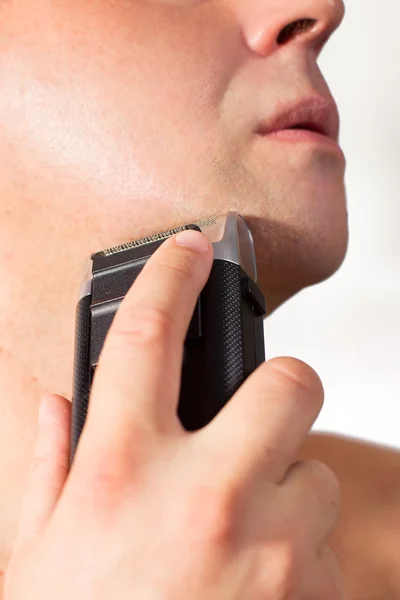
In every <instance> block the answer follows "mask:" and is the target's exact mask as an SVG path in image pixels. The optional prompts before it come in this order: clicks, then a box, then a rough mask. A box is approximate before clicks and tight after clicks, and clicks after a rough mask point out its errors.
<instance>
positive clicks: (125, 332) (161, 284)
mask: <svg viewBox="0 0 400 600" xmlns="http://www.w3.org/2000/svg"><path fill="white" fill-rule="evenodd" d="M188 237H190V238H191V239H192V240H194V239H196V240H197V243H198V245H200V246H201V248H202V250H203V251H202V252H199V251H194V250H193V249H192V248H188V247H183V246H180V245H178V243H182V241H184V238H186V239H187V238H188ZM212 262H213V251H212V245H211V243H210V242H209V240H208V239H207V238H206V237H205V236H204V235H203V234H201V233H200V232H197V231H192V230H190V231H184V232H181V233H180V234H178V235H177V236H173V237H171V238H169V239H168V240H166V241H165V242H164V243H163V244H162V245H161V246H160V247H159V248H158V249H157V251H156V252H155V253H154V254H153V255H152V256H151V257H150V259H149V260H148V262H147V263H146V265H145V266H144V268H143V269H142V271H141V272H140V273H139V275H138V277H137V279H136V280H135V282H134V284H133V285H132V287H131V288H130V290H129V291H128V293H127V294H126V296H125V298H124V300H123V301H122V303H121V305H120V307H119V309H118V311H117V313H116V315H115V316H114V319H113V322H112V324H111V326H110V329H109V331H108V334H107V336H106V339H105V342H104V345H103V348H102V351H101V354H100V357H99V362H98V366H97V368H96V375H95V377H94V380H93V385H92V390H91V397H90V402H89V410H88V417H87V426H86V427H85V430H86V431H84V433H83V434H82V437H84V435H85V434H86V436H91V435H92V433H91V431H92V430H96V433H97V436H98V435H100V438H98V437H97V439H101V440H102V445H103V446H104V444H105V445H106V446H108V445H110V444H111V446H112V447H113V450H115V448H116V446H118V447H119V448H120V447H121V446H123V445H124V444H132V437H133V432H134V431H137V430H138V429H141V430H146V431H147V430H153V431H155V430H160V429H161V428H162V429H163V430H164V431H165V430H167V429H168V428H171V427H172V425H173V424H174V426H175V428H176V426H177V423H178V424H179V421H178V417H177V416H176V409H177V405H178V400H179V389H180V380H181V369H182V359H183V343H184V340H185V337H186V334H187V330H188V327H189V323H190V319H191V317H192V315H193V312H194V308H195V304H196V300H197V298H198V296H199V295H200V292H201V290H202V288H203V287H204V285H205V283H206V281H207V279H208V277H209V274H210V271H211V266H212ZM182 430H183V428H182Z"/></svg>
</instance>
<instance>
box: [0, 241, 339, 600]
mask: <svg viewBox="0 0 400 600" xmlns="http://www.w3.org/2000/svg"><path fill="white" fill-rule="evenodd" d="M185 235H188V234H185ZM189 236H193V237H194V238H196V237H197V241H198V243H199V244H203V246H204V247H205V251H204V252H203V253H198V252H195V251H193V250H192V249H189V248H188V247H180V246H178V245H177V244H176V237H173V238H169V239H168V240H167V241H166V242H165V243H163V245H162V246H161V247H160V248H159V249H158V251H157V252H156V253H155V254H154V255H153V256H152V258H151V259H150V260H149V261H148V262H147V264H146V266H145V267H144V269H143V270H142V272H141V273H140V275H139V277H138V278H137V280H136V282H135V283H134V285H133V286H132V287H131V289H130V291H129V292H128V294H127V295H126V297H125V298H124V300H123V302H122V305H121V307H120V309H119V310H118V312H117V314H116V316H115V318H114V321H113V323H112V326H111V327H110V330H109V333H108V336H107V338H106V341H105V344H104V346H103V350H102V352H101V356H100V359H99V364H98V367H97V369H96V375H95V378H94V381H93V385H92V390H91V398H90V407H89V411H88V418H87V421H86V425H85V427H84V430H83V433H82V436H81V439H80V442H79V445H78V448H77V453H76V455H75V460H74V463H73V465H72V468H71V471H70V473H69V474H68V456H69V430H70V418H71V416H70V403H69V402H68V401H67V400H66V399H65V398H62V397H61V396H54V395H52V396H48V397H46V398H44V401H43V407H44V408H45V414H44V419H43V420H42V422H41V425H40V427H39V433H38V438H37V443H36V449H35V456H34V458H33V460H32V464H31V468H30V469H29V474H28V478H27V484H26V491H25V494H24V499H23V503H22V509H21V514H20V521H19V531H18V535H17V539H16V543H15V547H14V550H13V553H12V556H11V559H10V562H9V566H8V568H7V571H6V576H5V590H4V593H5V600H28V599H29V600H39V599H40V600H54V599H55V598H57V600H71V598H73V599H74V600H109V599H110V598H113V600H128V599H129V600H130V599H132V598H136V599H138V600H188V599H190V600H261V599H262V600H289V599H290V600H292V599H296V600H306V599H307V600H337V599H339V598H341V591H340V590H341V579H340V573H339V570H338V566H337V563H336V561H335V559H334V557H333V555H332V553H331V552H330V550H329V549H328V548H327V547H326V545H325V541H326V538H327V536H328V534H329V532H330V530H331V528H332V526H333V524H334V520H335V518H336V514H337V507H338V485H337V481H336V479H335V478H334V476H333V474H332V473H331V471H329V470H328V468H327V467H325V466H324V465H323V464H321V463H318V462H315V461H305V462H300V463H297V464H294V465H292V462H293V460H294V458H295V456H296V453H297V451H298V450H299V448H300V446H301V445H302V442H303V441H304V438H305V436H306V434H307V432H308V430H309V428H310V427H311V425H312V423H313V422H314V420H315V418H316V417H317V415H318V413H319V411H320V409H321V406H322V402H323V389H322V385H321V382H320V380H319V378H318V376H317V375H316V374H315V372H314V371H313V370H312V369H311V368H310V367H308V366H307V365H305V364H304V363H302V362H300V361H296V360H294V359H276V360H271V361H269V362H265V363H263V364H262V365H261V366H260V367H259V368H258V369H257V370H256V371H255V372H254V373H253V374H252V375H251V376H250V377H249V378H248V379H247V380H246V381H245V382H244V384H243V385H242V386H241V388H240V389H239V390H238V391H237V392H236V394H235V395H234V397H233V398H232V399H231V400H230V401H229V402H228V404H227V405H226V406H225V407H224V408H223V409H222V411H221V412H220V413H219V414H218V415H217V416H216V417H215V419H214V420H213V421H212V422H211V423H210V424H209V425H207V426H206V427H204V428H203V429H201V430H199V431H197V432H187V431H185V430H184V429H183V427H182V426H181V424H180V421H179V419H178V417H177V414H176V412H177V404H178V398H179V384H180V374H181V364H182V358H183V342H184V339H185V337H186V331H187V328H188V325H189V322H190V318H191V315H192V313H193V310H194V306H195V303H196V299H197V297H198V296H199V294H200V292H201V289H202V288H203V286H204V285H205V283H206V281H207V279H208V276H209V274H210V270H211V265H212V259H213V253H212V246H211V244H210V243H209V242H208V240H207V239H206V238H205V237H204V236H203V235H202V234H200V233H197V234H196V233H194V232H190V233H189Z"/></svg>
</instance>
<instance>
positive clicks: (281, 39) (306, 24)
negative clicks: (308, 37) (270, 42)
mask: <svg viewBox="0 0 400 600" xmlns="http://www.w3.org/2000/svg"><path fill="white" fill-rule="evenodd" d="M316 22H317V21H316V19H297V21H293V22H292V23H289V25H286V26H285V27H284V28H283V29H282V31H281V32H280V34H279V35H278V37H277V40H276V41H277V43H278V44H279V45H283V44H286V43H287V42H288V41H289V40H291V39H292V38H293V37H295V36H296V35H298V34H299V33H304V32H305V31H309V30H310V29H311V28H312V27H314V25H315V23H316Z"/></svg>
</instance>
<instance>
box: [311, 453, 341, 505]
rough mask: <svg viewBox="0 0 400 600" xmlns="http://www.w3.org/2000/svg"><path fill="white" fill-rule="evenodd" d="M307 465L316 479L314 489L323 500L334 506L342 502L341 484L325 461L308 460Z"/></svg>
mask: <svg viewBox="0 0 400 600" xmlns="http://www.w3.org/2000/svg"><path fill="white" fill-rule="evenodd" d="M305 464H306V467H307V469H308V470H309V471H310V473H311V477H312V479H313V481H314V489H315V490H316V492H317V494H318V497H319V498H320V500H321V501H322V502H325V503H328V504H329V505H331V506H332V507H338V506H339V503H340V484H339V481H338V479H337V477H336V475H335V474H334V473H333V471H332V470H331V469H330V468H329V467H328V466H327V465H326V464H325V463H323V462H320V461H318V460H308V461H306V463H305Z"/></svg>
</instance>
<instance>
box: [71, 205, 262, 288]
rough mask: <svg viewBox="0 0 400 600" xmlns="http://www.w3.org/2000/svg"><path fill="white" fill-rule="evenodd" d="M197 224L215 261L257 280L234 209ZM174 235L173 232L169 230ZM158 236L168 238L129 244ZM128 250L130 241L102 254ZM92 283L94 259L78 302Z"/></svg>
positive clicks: (244, 228) (249, 244)
mask: <svg viewBox="0 0 400 600" xmlns="http://www.w3.org/2000/svg"><path fill="white" fill-rule="evenodd" d="M195 225H198V226H199V227H200V229H201V231H202V233H203V234H204V235H205V236H206V237H207V238H208V239H209V240H210V242H211V243H212V245H213V248H214V259H220V260H226V261H228V262H232V263H235V264H237V265H240V266H241V267H242V269H243V270H244V271H245V273H247V275H248V276H249V277H250V278H251V279H252V280H253V281H254V282H256V281H257V264H256V257H255V253H254V241H253V236H252V234H251V231H250V229H249V227H248V225H247V223H246V221H245V219H244V218H243V217H242V215H240V214H239V213H238V212H237V211H235V210H230V211H228V212H227V213H225V214H223V215H220V216H218V217H210V218H209V219H205V220H202V221H198V222H197V223H195ZM169 231H170V232H171V233H170V235H173V234H174V232H175V231H176V229H175V230H172V229H171V230H169ZM159 235H163V236H165V239H167V237H170V235H168V232H164V233H163V234H156V235H155V236H150V237H149V238H144V240H146V241H144V240H143V243H141V242H142V240H138V241H135V242H132V243H131V245H132V246H133V245H136V244H137V245H145V244H146V243H151V242H152V241H154V239H155V238H158V236H159ZM127 247H129V242H128V244H126V245H122V246H116V247H115V248H114V249H112V248H111V249H108V250H106V251H104V252H105V254H106V255H107V254H110V253H111V252H115V253H116V252H123V251H124V250H125V249H126V248H127ZM92 281H93V260H92V258H90V259H88V262H87V267H86V270H85V280H84V282H83V283H82V285H81V289H80V295H79V300H81V299H82V298H83V297H84V296H88V295H89V294H91V292H92Z"/></svg>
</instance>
